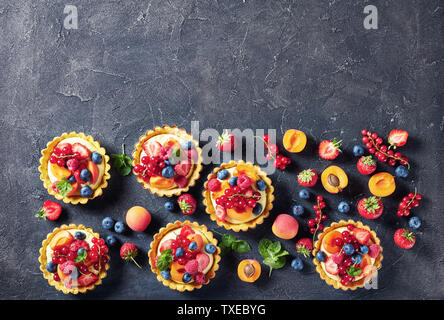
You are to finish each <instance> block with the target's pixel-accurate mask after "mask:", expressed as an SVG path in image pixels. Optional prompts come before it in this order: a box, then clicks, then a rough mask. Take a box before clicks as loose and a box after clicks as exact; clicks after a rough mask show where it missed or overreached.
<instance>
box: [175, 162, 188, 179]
mask: <svg viewBox="0 0 444 320" xmlns="http://www.w3.org/2000/svg"><path fill="white" fill-rule="evenodd" d="M190 170H191V162H190V161H188V160H185V161H180V162H179V163H178V164H176V165H175V166H174V171H175V172H176V173H177V174H178V175H179V176H184V177H186V176H187V175H188V173H189V172H190Z"/></svg>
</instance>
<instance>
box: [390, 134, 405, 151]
mask: <svg viewBox="0 0 444 320" xmlns="http://www.w3.org/2000/svg"><path fill="white" fill-rule="evenodd" d="M408 137H409V133H408V132H407V131H404V130H396V129H395V130H392V131H390V133H389V136H388V143H389V144H390V147H393V149H396V147H402V146H403V145H405V144H406V143H407V138H408Z"/></svg>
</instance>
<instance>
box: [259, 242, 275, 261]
mask: <svg viewBox="0 0 444 320" xmlns="http://www.w3.org/2000/svg"><path fill="white" fill-rule="evenodd" d="M272 243H273V242H272V241H271V240H269V239H265V238H264V239H262V240H261V241H259V247H258V249H259V253H260V255H261V256H262V257H263V258H264V259H265V258H268V257H269V256H270V254H269V253H268V251H267V249H268V247H269V246H270V245H271V244H272Z"/></svg>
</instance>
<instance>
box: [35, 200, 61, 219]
mask: <svg viewBox="0 0 444 320" xmlns="http://www.w3.org/2000/svg"><path fill="white" fill-rule="evenodd" d="M61 212H62V206H61V205H60V204H58V203H57V202H54V201H50V200H47V201H45V202H44V203H43V206H42V208H41V209H40V210H39V211H38V212H37V213H36V214H35V215H34V216H35V217H37V218H39V219H43V220H46V219H48V220H51V221H53V220H57V219H58V218H59V217H60V214H61Z"/></svg>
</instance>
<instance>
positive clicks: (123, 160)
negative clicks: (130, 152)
mask: <svg viewBox="0 0 444 320" xmlns="http://www.w3.org/2000/svg"><path fill="white" fill-rule="evenodd" d="M111 159H113V160H114V161H113V166H114V167H115V168H116V170H117V172H118V173H119V174H120V175H121V176H127V175H129V174H130V173H131V170H132V168H133V167H132V165H131V158H130V157H128V156H126V155H125V145H124V144H123V145H122V154H112V155H111Z"/></svg>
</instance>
